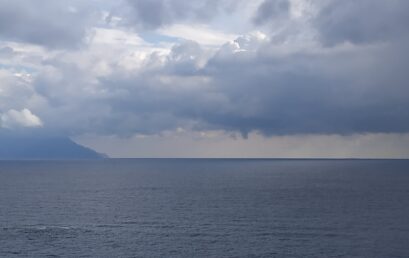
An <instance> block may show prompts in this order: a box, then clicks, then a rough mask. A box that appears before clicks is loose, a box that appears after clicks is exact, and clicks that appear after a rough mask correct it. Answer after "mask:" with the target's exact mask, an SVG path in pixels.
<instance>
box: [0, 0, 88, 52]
mask: <svg viewBox="0 0 409 258" xmlns="http://www.w3.org/2000/svg"><path fill="white" fill-rule="evenodd" d="M90 15H91V13H89V12H86V11H85V10H84V9H77V8H75V7H74V6H72V5H71V4H70V1H65V0H63V1H53V0H44V1H41V4H39V3H37V2H32V1H24V0H13V1H8V0H0V39H2V40H10V41H17V42H26V43H31V44H37V45H41V46H45V47H50V48H73V47H77V46H79V45H80V44H81V43H82V41H83V38H84V36H85V33H86V28H87V22H88V17H89V16H90Z"/></svg>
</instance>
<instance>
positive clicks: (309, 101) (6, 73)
mask: <svg viewBox="0 0 409 258" xmlns="http://www.w3.org/2000/svg"><path fill="white" fill-rule="evenodd" d="M13 3H14V2H13ZM16 3H18V4H22V2H19V1H17V2H16ZM125 3H126V6H128V5H131V6H132V9H129V11H130V12H131V13H124V12H123V11H124V10H119V11H118V12H113V11H112V12H111V16H112V15H114V14H115V15H117V16H118V17H116V18H115V19H116V20H117V21H118V22H117V23H115V24H113V23H112V22H111V23H110V22H108V23H107V24H98V23H97V22H95V24H97V25H95V24H94V23H93V24H94V25H93V26H94V27H92V28H90V29H89V31H91V33H90V34H89V35H88V36H89V37H88V38H87V39H88V40H87V42H86V43H85V45H84V46H83V47H82V48H67V49H65V50H64V51H37V50H35V51H34V50H32V49H33V48H30V47H28V46H27V44H24V42H28V43H36V41H35V40H34V39H33V38H31V36H30V35H31V34H30V33H31V31H34V32H35V31H37V30H39V28H42V26H43V24H41V23H34V22H33V23H32V24H33V26H23V29H24V30H23V29H22V30H21V31H20V32H18V33H17V32H16V34H11V32H8V31H7V32H5V33H2V35H1V36H2V37H3V38H4V39H5V41H2V42H0V43H1V45H0V46H1V48H0V49H1V51H2V53H3V54H4V55H8V56H10V55H14V56H13V58H3V59H1V60H0V64H1V65H2V69H1V70H0V77H1V79H2V84H1V85H0V100H1V101H0V108H1V110H11V109H15V110H24V108H27V110H35V113H36V114H38V116H39V117H41V120H40V122H44V128H43V130H50V131H54V132H59V133H60V134H64V135H69V136H71V135H80V134H85V133H95V134H101V135H120V136H131V135H134V134H146V135H160V134H163V133H164V132H166V131H172V130H173V131H174V130H178V128H183V129H184V130H190V131H205V130H221V131H224V132H227V133H237V132H239V133H241V134H242V135H243V136H247V135H251V133H252V132H258V133H260V134H264V135H266V136H273V135H294V134H341V135H353V134H360V133H405V132H408V131H409V122H408V121H409V113H408V112H407V110H409V103H408V101H407V99H409V89H408V87H407V81H408V80H409V75H408V73H407V71H406V67H408V65H409V54H408V53H409V51H408V47H407V46H408V45H409V44H408V43H409V42H408V38H407V37H405V36H404V35H406V30H407V28H405V27H404V26H403V24H404V23H406V20H405V18H404V17H405V16H404V14H403V13H402V14H401V11H399V8H398V7H400V8H401V9H404V8H405V7H406V3H403V2H401V1H394V2H393V3H394V4H391V3H389V2H388V3H386V2H385V4H383V3H381V2H380V1H376V2H374V5H372V7H373V8H375V9H376V10H373V13H376V14H377V16H376V17H372V16H371V13H370V12H367V13H365V14H362V16H363V17H364V18H362V19H364V21H366V20H369V21H371V22H369V25H370V27H368V26H369V25H368V26H367V25H366V23H365V22H364V21H362V22H358V23H357V24H356V25H354V26H352V25H351V24H350V23H349V18H351V19H352V17H356V18H353V19H352V20H355V21H360V19H361V18H360V17H357V14H358V13H363V11H362V9H363V7H365V6H366V5H368V3H369V2H367V1H364V0H359V1H357V4H356V6H355V7H356V8H358V9H354V8H353V7H352V4H351V3H352V2H350V1H345V2H344V1H342V3H341V2H339V3H338V2H335V1H314V3H315V4H314V8H312V7H311V8H312V9H314V10H315V11H316V12H315V11H311V12H310V11H307V10H309V8H310V6H309V5H307V4H306V3H312V1H308V0H302V1H301V0H300V1H296V0H292V1H289V2H288V3H285V2H283V1H270V0H268V1H260V3H259V4H260V5H259V6H260V7H259V8H258V10H256V13H255V14H254V16H255V17H256V18H254V20H249V21H247V22H248V23H249V24H250V25H251V26H253V28H252V29H254V31H249V32H248V33H245V34H243V35H242V36H238V37H237V38H236V39H232V38H231V37H230V35H233V34H235V33H234V32H233V31H232V32H231V33H230V32H228V33H222V34H217V33H216V34H215V33H214V32H217V31H224V29H226V30H227V28H228V27H223V29H222V30H219V28H218V26H221V27H222V25H223V23H220V24H222V25H220V24H219V25H218V26H215V25H214V24H213V21H215V20H214V19H216V18H214V17H215V16H214V15H216V16H217V15H219V16H220V13H223V12H225V10H227V11H226V12H230V11H232V12H240V10H237V8H238V7H240V6H234V4H232V3H231V2H230V1H216V2H212V1H210V3H214V6H207V5H205V3H204V2H203V1H201V2H199V1H188V2H186V1H165V0H163V1H158V0H156V1H142V0H141V1H127V2H125ZM296 3H298V4H296ZM300 3H302V4H300ZM3 4H4V5H5V6H6V2H4V3H3ZM230 4H232V5H233V7H232V9H229V8H230V7H229V6H230ZM9 5H10V6H11V5H12V4H11V3H10V4H9ZM29 5H30V4H29ZM311 5H312V4H311ZM54 6H57V7H58V8H62V10H65V8H66V9H67V10H69V8H68V6H65V7H64V8H63V7H62V6H63V5H60V4H56V3H55V4H54ZM331 6H332V7H331ZM57 7H55V8H57ZM128 7H129V6H128ZM335 7H336V8H335ZM49 8H50V7H47V8H46V9H45V11H44V13H47V12H49V11H50V10H51V9H49ZM58 8H57V9H58ZM212 8H216V9H217V11H215V14H213V11H214V9H212ZM234 8H236V9H234ZM211 10H213V11H211ZM233 10H234V11H233ZM264 10H269V11H268V12H264ZM357 10H361V11H357ZM16 12H17V11H16ZM18 12H20V10H19V11H18ZM33 12H35V13H37V12H38V13H41V10H40V9H39V8H37V9H35V8H34V11H33ZM78 12H81V10H78ZM107 12H108V10H107ZM152 12H155V13H157V15H155V16H152V15H151V14H152ZM202 12H203V13H204V14H206V13H209V15H208V16H207V15H204V14H203V15H202V14H201V13H202ZM57 13H58V12H57ZM139 13H142V14H139ZM131 14H134V15H133V16H132V15H131ZM135 14H138V15H135ZM341 14H342V15H341ZM395 14H396V15H395ZM398 14H400V15H398ZM73 15H74V16H75V12H74V14H73ZM88 15H89V14H88ZM107 15H108V14H107ZM129 15H131V16H129ZM9 16H10V15H9ZM68 16H70V15H68ZM392 16H394V17H392ZM395 16H396V17H395ZM61 17H62V18H63V17H64V16H63V15H61ZM399 17H401V18H399ZM111 18H112V17H111ZM276 18H277V19H278V20H279V22H277V20H275V19H276ZM21 19H23V18H21ZM47 19H48V18H47ZM112 19H113V18H112ZM225 19H228V17H227V16H226V18H225ZM64 21H65V22H62V24H63V25H64V26H65V25H66V23H68V22H67V21H69V18H64ZM372 21H373V23H374V24H378V23H379V24H380V23H381V22H378V21H385V23H386V24H387V26H389V27H391V28H392V27H393V29H392V30H391V31H390V32H385V33H379V32H376V31H378V30H377V29H376V28H372V27H371V26H372V25H371V24H372ZM229 22H231V21H230V20H228V21H227V22H226V24H227V23H229ZM74 24H75V23H74ZM81 24H83V23H82V22H81ZM301 24H302V25H301ZM125 25H127V26H131V27H132V28H134V29H131V28H129V27H127V26H125ZM44 26H45V28H47V27H46V25H44ZM64 26H62V27H61V31H65V30H66V29H65V28H64ZM251 26H250V27H251ZM281 26H282V27H281ZM328 26H329V27H328ZM331 26H332V27H331ZM352 27H353V28H352ZM79 28H80V29H79V31H77V32H79V33H78V34H77V33H74V34H75V35H82V36H79V37H73V38H71V39H75V40H72V41H71V40H67V42H70V43H69V45H73V44H74V45H75V42H78V40H79V39H81V38H82V37H83V33H84V27H83V26H80V27H79ZM135 28H136V29H135ZM186 28H187V29H186ZM196 28H201V29H203V28H206V29H205V30H197V31H194V30H195V29H196ZM283 28H284V29H283ZM72 29H73V30H76V29H75V28H72ZM146 29H148V30H149V29H152V30H156V31H155V33H158V34H160V35H162V34H165V35H168V36H175V37H178V38H185V39H186V40H174V41H171V42H161V41H158V42H156V41H154V42H146V41H144V39H143V36H142V34H138V32H139V31H140V30H146ZM352 29H353V30H356V32H354V33H355V34H358V35H362V37H363V38H362V39H357V38H354V37H353V36H351V35H354V33H352V34H351V33H349V32H348V30H352ZM70 30H71V28H67V31H68V34H70ZM46 31H47V29H46ZM56 31H58V33H60V29H58V30H56ZM185 32H188V33H186V35H183V33H185ZM195 32H196V33H195ZM398 32H400V33H398ZM58 33H57V34H55V35H58ZM314 33H315V34H314ZM307 34H308V35H307ZM13 35H14V36H13ZM19 35H20V36H19ZM50 35H53V33H51V34H50ZM215 35H216V36H217V35H218V36H217V37H216V38H212V37H213V36H215ZM226 35H229V37H226ZM12 36H13V37H14V39H15V40H19V41H21V42H20V43H18V44H17V43H15V42H14V43H13V44H11V43H10V42H9V41H8V40H10V39H11V38H13V37H12ZM219 36H220V37H219ZM52 38H53V37H50V39H52ZM6 39H7V40H6ZM278 39H280V40H278ZM223 41H226V42H225V43H224V44H222V42H223ZM50 42H52V41H50ZM36 44H43V45H45V46H49V47H64V46H65V45H64V44H58V43H53V44H48V43H47V42H45V41H44V42H38V41H37V43H36ZM67 44H68V43H67ZM67 46H68V45H67ZM10 50H13V51H10ZM9 59H13V62H11V61H10V60H9ZM16 112H17V111H16ZM5 114H8V113H7V112H6V113H5ZM5 114H3V116H4V115H5ZM7 116H10V115H7ZM61 117H64V119H63V120H62V119H61ZM9 120H11V119H9ZM20 124H21V123H20Z"/></svg>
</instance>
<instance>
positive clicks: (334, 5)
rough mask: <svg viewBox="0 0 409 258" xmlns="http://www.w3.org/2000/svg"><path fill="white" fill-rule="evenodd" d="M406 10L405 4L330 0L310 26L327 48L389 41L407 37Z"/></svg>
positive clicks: (402, 0) (399, 1)
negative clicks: (345, 43)
mask: <svg viewBox="0 0 409 258" xmlns="http://www.w3.org/2000/svg"><path fill="white" fill-rule="evenodd" d="M408 9H409V2H408V1H406V0H394V1H383V0H345V1H336V0H330V1H327V3H326V5H324V6H323V7H322V8H321V10H320V12H319V14H318V15H317V16H316V18H315V19H314V25H315V26H316V27H317V29H318V32H319V35H320V39H321V40H322V42H323V43H324V44H325V45H327V46H333V45H335V44H338V43H343V42H351V43H354V44H368V43H372V42H377V41H390V40H395V39H397V38H401V37H407V36H408V35H409V27H408V26H407V24H409V13H408V11H407V10H408Z"/></svg>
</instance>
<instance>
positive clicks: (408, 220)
mask: <svg viewBox="0 0 409 258" xmlns="http://www.w3.org/2000/svg"><path fill="white" fill-rule="evenodd" d="M408 185H409V161H405V160H208V159H204V160H188V159H182V160H165V159H163V160H149V159H147V160H144V159H142V160H137V159H136V160H126V159H125V160H115V159H113V160H102V161H53V162H50V161H27V162H12V161H1V162H0V257H408V254H409V198H408V197H409V196H408V195H409V188H408Z"/></svg>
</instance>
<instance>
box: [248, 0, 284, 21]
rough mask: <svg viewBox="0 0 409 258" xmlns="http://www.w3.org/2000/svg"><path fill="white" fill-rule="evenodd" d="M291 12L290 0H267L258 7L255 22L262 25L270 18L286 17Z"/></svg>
mask: <svg viewBox="0 0 409 258" xmlns="http://www.w3.org/2000/svg"><path fill="white" fill-rule="evenodd" d="M289 12H290V2H289V1H288V0H265V1H264V2H263V3H262V4H261V5H260V6H259V7H258V9H257V13H256V15H255V16H254V23H256V24H258V25H262V24H264V23H266V22H269V21H270V20H274V19H279V18H282V17H286V16H288V15H289Z"/></svg>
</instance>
